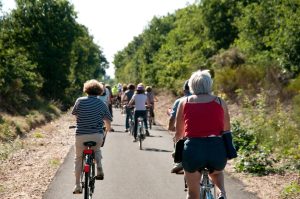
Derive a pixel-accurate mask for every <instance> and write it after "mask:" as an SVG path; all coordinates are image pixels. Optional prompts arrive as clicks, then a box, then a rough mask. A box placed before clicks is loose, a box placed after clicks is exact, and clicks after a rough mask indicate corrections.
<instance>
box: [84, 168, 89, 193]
mask: <svg viewBox="0 0 300 199" xmlns="http://www.w3.org/2000/svg"><path fill="white" fill-rule="evenodd" d="M89 182H90V172H86V173H84V199H89V197H90V193H89V191H90V183H89Z"/></svg>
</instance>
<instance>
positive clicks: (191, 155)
mask: <svg viewBox="0 0 300 199" xmlns="http://www.w3.org/2000/svg"><path fill="white" fill-rule="evenodd" d="M189 87H190V91H191V93H192V95H191V96H189V97H187V98H184V99H183V100H181V101H180V104H179V107H178V110H177V115H176V134H175V141H177V140H179V139H181V138H183V137H186V138H187V140H186V141H185V143H184V145H185V146H184V150H183V160H182V165H183V168H184V175H185V178H186V181H187V185H188V193H187V198H188V199H194V198H195V199H196V198H197V199H198V198H199V197H200V191H199V190H200V188H199V186H200V185H199V181H200V178H201V175H200V173H199V172H198V170H200V169H203V168H205V167H206V168H209V169H210V170H213V172H212V173H210V177H211V178H212V180H213V182H214V184H215V185H216V187H217V188H218V194H219V195H218V198H219V199H226V193H225V188H224V174H223V170H224V168H225V165H226V163H227V157H226V150H225V146H224V142H223V140H222V138H221V134H222V132H223V131H227V130H230V118H229V113H228V109H227V106H226V103H225V102H224V100H222V99H221V98H220V97H217V96H215V95H213V94H212V79H211V75H210V73H209V71H208V70H203V71H201V70H199V71H196V72H195V73H193V74H192V76H191V77H190V79H189Z"/></svg>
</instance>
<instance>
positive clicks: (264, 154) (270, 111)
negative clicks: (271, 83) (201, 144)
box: [233, 91, 300, 174]
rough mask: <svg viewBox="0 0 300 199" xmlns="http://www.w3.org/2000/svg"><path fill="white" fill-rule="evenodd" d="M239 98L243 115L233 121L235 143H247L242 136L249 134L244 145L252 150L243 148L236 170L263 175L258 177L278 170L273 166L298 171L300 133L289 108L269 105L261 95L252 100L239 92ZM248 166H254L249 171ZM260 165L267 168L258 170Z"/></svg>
mask: <svg viewBox="0 0 300 199" xmlns="http://www.w3.org/2000/svg"><path fill="white" fill-rule="evenodd" d="M239 95H240V96H239V98H240V99H241V102H242V104H241V108H242V112H243V114H241V115H240V116H239V117H235V118H234V119H233V121H234V124H235V128H234V130H235V131H236V132H234V134H236V136H237V138H238V139H237V138H236V139H237V140H236V141H237V143H238V145H241V144H239V143H242V142H241V139H242V140H243V139H249V136H248V137H247V136H245V135H246V134H248V135H251V140H250V141H249V140H248V141H247V142H248V143H249V145H250V143H251V144H252V146H254V147H247V146H246V147H245V146H242V150H241V151H240V154H241V157H242V158H243V161H241V160H239V161H238V165H237V168H239V169H240V170H241V171H250V172H252V171H253V172H258V173H259V172H262V173H260V174H264V173H268V172H269V171H271V170H272V171H276V169H279V170H280V168H276V165H280V166H279V167H284V168H290V169H296V170H300V142H299V140H300V129H299V126H298V125H297V122H296V121H295V120H293V117H292V111H291V109H290V107H287V106H286V107H285V106H284V105H283V104H282V103H281V102H280V101H279V100H276V102H275V103H274V104H269V103H268V101H270V100H269V99H268V96H267V95H266V92H263V91H262V92H261V93H260V94H257V95H256V96H255V97H253V98H251V99H250V98H249V97H248V96H247V95H243V93H242V91H240V93H239ZM237 124H238V125H237ZM236 126H238V128H237V127H236ZM242 132H243V136H241V133H242ZM245 132H246V133H245ZM253 142H254V145H253ZM238 147H240V146H238ZM245 159H246V161H245ZM250 162H252V163H253V165H252V166H251V167H252V168H248V166H249V164H250ZM255 162H256V163H255ZM276 163H278V164H276ZM262 165H264V166H265V167H266V168H260V167H261V166H262ZM267 167H269V168H267ZM258 168H259V169H258Z"/></svg>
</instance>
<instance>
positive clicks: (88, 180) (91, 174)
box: [69, 126, 106, 199]
mask: <svg viewBox="0 0 300 199" xmlns="http://www.w3.org/2000/svg"><path fill="white" fill-rule="evenodd" d="M69 128H70V129H71V128H76V127H75V126H69ZM103 130H104V132H106V129H105V127H103ZM105 138H106V133H105V134H104V138H103V142H102V145H101V147H103V146H104V142H105ZM83 145H84V146H85V147H86V148H85V149H84V150H83V152H82V157H83V158H82V171H81V175H80V183H81V187H82V188H83V190H84V191H83V192H84V194H83V195H84V199H91V198H92V195H93V193H94V190H95V180H96V175H95V151H94V150H93V149H92V147H93V146H96V145H97V143H96V142H94V141H87V142H84V143H83ZM80 193H82V192H80Z"/></svg>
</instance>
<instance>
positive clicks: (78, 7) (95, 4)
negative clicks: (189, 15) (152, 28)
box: [2, 0, 195, 78]
mask: <svg viewBox="0 0 300 199" xmlns="http://www.w3.org/2000/svg"><path fill="white" fill-rule="evenodd" d="M69 1H70V3H72V4H73V5H74V8H75V11H76V12H77V17H78V18H77V21H78V23H80V24H83V25H85V26H86V27H87V28H88V30H89V33H90V34H91V35H92V36H93V37H94V42H95V43H97V44H98V45H99V46H100V47H101V50H102V52H103V54H104V56H105V57H106V59H107V60H108V62H109V64H110V68H109V69H108V70H106V73H107V75H109V76H110V77H112V78H113V77H114V66H113V64H112V61H113V57H114V54H116V53H117V52H118V51H121V50H123V49H124V48H125V47H126V46H127V44H128V43H129V42H131V41H132V40H133V37H134V36H138V35H139V34H141V33H142V32H143V30H144V29H145V28H146V27H147V25H148V24H149V22H150V21H151V19H152V18H153V17H154V16H157V17H162V16H166V15H167V14H168V13H174V12H175V11H176V10H177V9H180V8H184V7H186V6H187V5H189V4H193V3H194V2H195V0H69ZM2 4H3V10H4V11H9V10H10V9H12V8H14V7H15V3H14V0H2Z"/></svg>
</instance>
